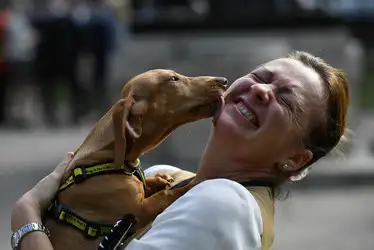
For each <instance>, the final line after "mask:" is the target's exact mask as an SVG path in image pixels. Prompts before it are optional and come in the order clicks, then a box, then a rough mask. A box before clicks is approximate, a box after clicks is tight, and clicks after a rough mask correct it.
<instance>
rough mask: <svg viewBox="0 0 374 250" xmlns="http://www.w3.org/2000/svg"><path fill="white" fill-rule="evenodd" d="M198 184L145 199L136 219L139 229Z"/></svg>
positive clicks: (162, 191)
mask: <svg viewBox="0 0 374 250" xmlns="http://www.w3.org/2000/svg"><path fill="white" fill-rule="evenodd" d="M196 184H197V183H192V182H191V183H189V184H187V185H186V186H183V187H180V188H176V189H172V190H161V191H159V192H157V193H155V194H154V195H152V196H150V197H148V198H145V199H144V200H143V202H142V206H141V210H140V211H138V213H137V215H136V217H137V220H138V225H137V228H143V227H144V226H146V225H147V224H148V223H150V222H152V221H153V220H154V219H155V218H156V217H157V215H159V214H160V213H161V212H163V211H164V210H165V209H166V208H167V207H168V206H170V205H171V204H172V203H173V202H174V201H176V200H177V199H178V198H179V197H181V196H182V195H184V194H185V193H186V192H187V191H189V190H190V189H191V188H192V187H194V186H195V185H196Z"/></svg>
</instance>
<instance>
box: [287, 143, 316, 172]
mask: <svg viewBox="0 0 374 250" xmlns="http://www.w3.org/2000/svg"><path fill="white" fill-rule="evenodd" d="M312 158H313V153H312V152H311V151H310V150H308V149H302V150H300V151H298V152H296V153H295V154H294V155H292V156H291V157H289V158H288V160H287V161H286V162H284V163H283V164H282V165H281V166H280V169H281V171H283V172H294V173H296V172H298V171H300V170H302V169H304V167H305V165H307V164H308V163H309V162H310V161H311V160H312Z"/></svg>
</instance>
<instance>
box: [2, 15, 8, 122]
mask: <svg viewBox="0 0 374 250" xmlns="http://www.w3.org/2000/svg"><path fill="white" fill-rule="evenodd" d="M8 19H9V18H8V11H7V10H6V9H0V125H1V124H4V123H5V119H6V113H7V110H8V109H7V106H6V105H7V104H6V93H7V80H6V77H7V76H8V70H7V65H6V61H5V58H4V54H5V29H6V26H7V24H8Z"/></svg>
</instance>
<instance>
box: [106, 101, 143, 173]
mask: <svg viewBox="0 0 374 250" xmlns="http://www.w3.org/2000/svg"><path fill="white" fill-rule="evenodd" d="M140 104H141V103H140ZM144 112H145V108H144V107H143V108H142V105H139V103H138V102H135V100H134V99H133V98H132V97H126V98H123V99H121V100H119V101H118V102H117V103H116V104H115V105H114V106H113V113H112V120H113V130H114V131H113V132H114V167H115V168H120V167H121V166H122V165H123V164H124V161H125V152H126V146H127V139H126V132H127V133H128V135H129V136H130V137H131V138H128V139H137V138H139V137H140V135H141V133H142V126H141V122H142V121H141V115H142V114H143V113H144Z"/></svg>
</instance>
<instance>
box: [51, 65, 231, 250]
mask: <svg viewBox="0 0 374 250" xmlns="http://www.w3.org/2000/svg"><path fill="white" fill-rule="evenodd" d="M226 83H227V80H226V79H224V78H217V77H186V76H183V75H180V74H178V73H176V72H174V71H171V70H152V71H148V72H145V73H143V74H140V75H138V76H136V77H134V78H132V79H131V80H130V81H129V82H128V83H127V84H126V85H125V86H124V87H123V89H122V94H121V99H120V100H119V101H118V102H117V103H116V104H115V105H114V106H113V107H112V108H111V109H110V110H109V112H108V113H106V114H105V115H104V116H103V117H102V118H101V119H100V120H99V121H98V122H97V123H96V125H95V126H94V128H93V129H92V130H91V132H90V133H89V135H88V136H87V138H86V139H85V140H84V142H83V144H82V145H81V146H80V147H79V148H78V149H77V150H76V152H75V155H74V158H73V160H72V162H71V163H70V171H69V172H71V169H73V168H74V166H76V165H78V164H79V165H81V164H83V165H92V164H99V163H103V162H108V161H112V162H114V165H115V166H116V167H120V166H121V165H122V163H123V162H124V161H133V160H135V159H137V158H138V157H140V156H141V155H142V154H143V153H145V152H147V151H149V150H151V149H153V148H154V147H156V146H157V145H158V144H159V143H161V142H162V141H163V140H164V139H165V138H166V137H167V136H168V135H169V134H170V133H171V132H172V131H173V130H174V129H175V128H177V127H178V126H180V125H183V124H186V123H188V122H192V121H196V120H199V119H203V118H208V117H211V116H212V115H213V114H214V112H215V110H216V108H217V107H216V104H217V99H218V98H220V97H221V95H222V93H223V91H224V88H225V84H226ZM68 175H69V173H66V176H65V178H66V177H68ZM168 178H169V176H167V175H158V176H154V177H151V178H148V179H147V180H146V183H147V190H144V189H143V186H142V182H141V181H139V180H138V179H137V178H136V177H135V176H127V175H101V176H97V177H92V178H90V179H88V180H86V181H84V182H83V183H80V184H74V185H73V186H71V187H69V188H68V189H67V190H65V191H63V192H62V193H60V194H59V196H58V199H59V201H60V202H61V203H62V204H65V205H67V206H69V207H70V208H71V209H72V210H73V211H74V212H75V213H77V214H78V215H80V216H82V217H84V218H85V219H87V220H91V221H96V222H99V223H103V224H114V223H115V222H116V221H118V220H119V219H120V218H121V217H122V216H123V215H124V214H126V213H132V214H134V215H135V216H136V218H137V220H138V223H137V227H138V228H142V227H144V226H145V225H146V224H148V223H149V222H150V221H152V220H153V219H154V218H155V217H156V216H157V215H158V214H159V213H160V212H162V211H163V210H164V209H165V208H166V207H167V206H169V205H170V204H171V203H172V202H174V201H175V200H176V199H177V198H178V197H180V196H181V195H183V194H184V193H185V192H187V191H188V190H189V189H190V188H191V187H192V186H193V184H191V185H188V186H186V187H182V188H178V189H174V190H162V191H158V190H160V189H163V188H165V187H166V186H167V185H168V184H169V179H168ZM145 194H147V195H151V196H149V197H148V198H145ZM47 227H48V228H49V229H50V231H51V238H50V239H51V242H52V244H53V246H54V249H70V250H73V249H95V248H96V247H97V246H98V243H99V242H100V240H101V239H97V240H87V239H86V238H85V237H84V235H83V234H82V233H81V232H79V231H78V230H76V229H74V228H71V227H70V226H67V225H62V224H58V223H56V222H54V221H52V220H48V221H47Z"/></svg>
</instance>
